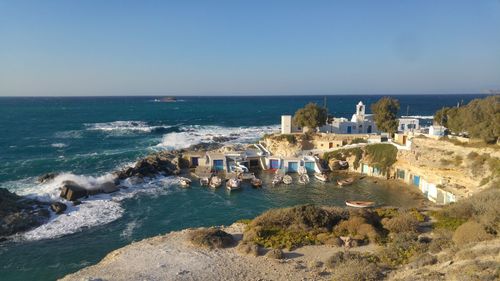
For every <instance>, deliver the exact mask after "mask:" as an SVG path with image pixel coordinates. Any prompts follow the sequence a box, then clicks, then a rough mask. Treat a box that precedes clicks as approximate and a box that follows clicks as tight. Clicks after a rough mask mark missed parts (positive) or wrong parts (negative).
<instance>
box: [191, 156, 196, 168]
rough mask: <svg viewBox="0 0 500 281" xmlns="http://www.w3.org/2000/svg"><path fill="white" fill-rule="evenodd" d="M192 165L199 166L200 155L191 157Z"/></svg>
mask: <svg viewBox="0 0 500 281" xmlns="http://www.w3.org/2000/svg"><path fill="white" fill-rule="evenodd" d="M191 165H193V166H194V167H198V157H191Z"/></svg>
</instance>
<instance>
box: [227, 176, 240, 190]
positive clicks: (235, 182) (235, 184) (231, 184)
mask: <svg viewBox="0 0 500 281" xmlns="http://www.w3.org/2000/svg"><path fill="white" fill-rule="evenodd" d="M240 183H241V181H240V180H239V179H237V178H230V179H229V180H228V181H227V182H226V188H227V189H229V190H235V189H239V188H240Z"/></svg>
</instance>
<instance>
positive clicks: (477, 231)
mask: <svg viewBox="0 0 500 281" xmlns="http://www.w3.org/2000/svg"><path fill="white" fill-rule="evenodd" d="M493 237H494V236H493V235H492V234H490V233H488V232H487V231H486V230H485V227H484V226H483V225H481V224H480V223H477V222H475V221H468V222H466V223H464V224H462V225H461V226H459V227H458V228H457V229H456V230H455V233H454V234H453V242H455V244H457V246H464V245H466V244H469V243H475V242H481V241H484V240H489V239H492V238H493Z"/></svg>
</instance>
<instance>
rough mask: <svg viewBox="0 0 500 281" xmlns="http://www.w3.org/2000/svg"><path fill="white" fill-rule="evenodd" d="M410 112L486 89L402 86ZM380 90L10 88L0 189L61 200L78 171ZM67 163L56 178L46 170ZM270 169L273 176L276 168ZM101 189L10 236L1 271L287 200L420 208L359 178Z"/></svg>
mask: <svg viewBox="0 0 500 281" xmlns="http://www.w3.org/2000/svg"><path fill="white" fill-rule="evenodd" d="M392 97H394V98H396V99H398V100H399V102H400V104H401V110H400V115H405V116H414V117H416V118H419V119H420V122H421V124H424V125H426V124H427V125H429V124H431V122H432V115H433V114H434V112H435V111H436V110H438V109H440V108H442V107H443V106H455V105H457V103H467V102H469V101H470V100H472V99H474V98H481V97H484V96H483V95H472V94H471V95H396V96H392ZM379 98H381V96H377V95H366V96H353V95H335V96H244V97H233V96H212V97H208V96H203V97H195V96H185V97H177V101H176V102H159V97H146V96H140V97H128V96H127V97H0V188H7V189H8V190H10V191H13V192H16V193H18V194H20V195H26V196H30V197H32V198H37V199H39V200H43V201H48V202H50V201H51V200H59V198H58V195H59V187H60V184H61V182H62V181H64V180H73V181H76V182H78V183H80V184H81V185H83V186H86V187H89V188H91V187H94V186H98V185H99V184H100V183H102V182H104V181H106V180H108V179H109V178H110V177H111V175H110V173H111V172H112V171H114V170H117V169H120V168H123V167H127V166H130V165H132V164H133V163H134V162H135V161H136V160H137V159H139V158H140V157H143V156H145V155H147V154H150V153H152V152H155V151H161V150H169V149H180V148H186V147H189V146H190V145H193V144H197V143H200V142H211V141H213V138H214V137H220V136H224V137H231V138H230V139H231V140H230V141H229V142H230V143H244V144H245V143H254V142H256V141H258V140H259V139H260V138H261V137H262V136H263V135H264V134H266V133H272V132H277V131H279V128H280V125H279V123H280V116H281V115H283V114H293V113H294V112H295V111H296V110H297V109H299V108H300V107H303V106H304V105H305V104H307V103H309V102H315V103H317V104H320V105H324V104H325V102H326V105H327V107H328V111H329V114H331V115H334V116H336V117H346V118H350V117H351V116H352V114H353V113H354V112H355V105H356V104H357V103H358V102H359V101H362V102H363V103H364V104H366V105H367V109H368V111H369V105H370V104H371V103H374V102H376V101H377V100H378V99H379ZM50 172H56V173H59V176H58V177H57V178H56V179H55V180H54V181H53V182H49V183H46V184H38V183H37V177H39V176H40V175H43V174H45V173H50ZM260 176H261V177H263V178H264V180H265V182H269V180H270V177H271V175H269V174H266V173H265V172H263V173H262V174H261V175H260ZM123 185H125V186H127V187H128V188H127V189H123V190H121V191H120V192H117V193H113V194H108V195H97V196H93V197H90V198H88V199H86V200H84V202H83V204H81V205H79V206H71V204H70V207H69V208H68V210H67V211H66V213H65V214H63V215H59V216H57V215H55V214H52V215H51V218H50V220H49V222H48V223H47V224H44V225H42V226H40V227H38V228H35V229H33V230H30V231H28V232H26V233H23V234H20V235H17V236H15V237H14V238H13V239H11V240H9V241H6V242H3V243H0V276H1V277H0V279H1V280H3V281H10V280H23V281H24V280H55V279H57V278H60V277H63V276H64V275H66V274H69V273H72V272H75V271H77V270H79V269H81V268H83V267H86V266H90V265H93V264H96V263H97V262H99V261H100V260H101V259H102V258H103V257H104V256H105V255H106V254H107V253H109V252H111V251H113V250H115V249H117V248H120V247H123V246H125V245H127V244H129V243H131V242H133V241H139V240H142V239H144V238H147V237H151V236H155V235H159V234H165V233H168V232H170V231H175V230H180V229H184V228H188V227H201V226H211V225H229V224H231V223H232V222H234V221H236V220H238V219H244V218H252V217H255V216H256V215H258V214H260V213H261V212H263V211H265V210H267V209H270V208H277V207H286V206H293V205H297V204H309V203H312V204H323V205H339V206H342V205H343V204H344V203H343V202H344V200H346V199H359V200H362V199H369V200H374V201H377V202H378V203H381V204H389V205H395V206H411V205H412V204H414V199H412V197H411V196H409V195H408V192H406V191H405V190H404V188H394V187H389V186H386V185H384V183H374V182H369V181H360V182H359V183H357V184H355V185H353V186H351V187H350V188H343V189H339V188H336V187H335V185H334V184H333V183H326V184H324V183H319V182H314V180H313V182H312V183H311V184H310V185H309V186H300V185H291V186H280V187H275V188H272V187H269V186H265V187H264V188H263V189H252V188H250V187H249V186H243V188H242V190H239V191H237V192H234V191H233V192H227V191H226V190H224V189H223V188H219V189H217V190H210V189H206V188H202V187H200V186H199V185H198V184H197V183H196V182H195V183H194V184H193V186H192V187H191V188H188V189H183V188H180V187H179V185H178V179H177V178H176V177H156V178H152V179H148V180H147V181H145V182H143V183H140V184H139V183H135V184H134V183H131V182H128V181H127V182H124V183H123Z"/></svg>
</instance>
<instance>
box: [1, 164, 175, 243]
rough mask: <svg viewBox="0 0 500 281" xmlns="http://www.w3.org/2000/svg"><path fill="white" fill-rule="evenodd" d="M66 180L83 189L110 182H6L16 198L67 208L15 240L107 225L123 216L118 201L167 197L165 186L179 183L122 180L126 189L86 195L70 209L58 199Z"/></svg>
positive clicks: (70, 176) (82, 178) (74, 178)
mask: <svg viewBox="0 0 500 281" xmlns="http://www.w3.org/2000/svg"><path fill="white" fill-rule="evenodd" d="M67 180H71V181H74V182H76V183H78V184H79V185H81V186H83V187H85V188H87V189H95V188H97V187H99V186H100V185H101V184H103V183H104V182H107V181H110V180H114V176H113V175H112V174H105V175H103V176H100V177H92V176H79V175H74V174H70V173H63V174H60V175H58V176H57V177H55V178H54V180H52V181H50V182H48V183H45V184H36V183H34V179H25V180H21V181H17V182H10V183H6V184H5V186H10V187H11V189H12V190H13V191H15V192H16V193H18V194H20V195H26V196H28V197H31V198H36V199H38V200H40V201H44V202H53V201H56V200H57V201H61V202H63V203H65V204H66V205H67V206H68V209H67V210H66V211H65V212H64V214H61V215H56V214H54V213H51V217H50V219H49V221H48V222H47V223H46V224H43V225H41V226H39V227H37V228H35V229H33V230H30V231H28V232H25V233H23V234H21V235H19V236H18V237H17V238H18V239H21V240H40V239H49V238H55V237H60V236H64V235H68V234H72V233H76V232H79V231H82V230H84V229H86V228H89V227H95V226H98V225H103V224H107V223H110V222H112V221H114V220H116V219H118V218H120V217H121V216H122V215H123V213H124V209H123V207H122V206H121V201H122V200H124V199H126V198H131V197H133V196H136V195H137V194H139V193H140V194H149V195H150V196H151V195H152V196H158V195H161V194H167V193H168V192H171V189H169V188H168V187H171V186H175V185H178V181H179V180H178V178H177V177H157V178H154V179H150V180H147V181H144V182H143V183H140V184H137V183H135V184H134V183H133V181H131V180H125V181H123V183H122V185H124V186H125V187H128V188H126V189H121V190H120V191H118V192H115V193H112V194H99V195H94V196H90V197H89V198H85V199H82V200H81V201H82V203H81V204H80V205H77V206H73V204H72V203H71V202H68V201H66V200H64V199H62V198H60V197H59V193H60V187H61V185H62V182H64V181H67ZM166 187H167V188H166ZM129 228H130V229H128V230H127V229H126V230H125V232H124V233H125V234H124V235H125V236H126V235H127V234H131V233H132V231H133V228H134V227H133V226H130V227H129Z"/></svg>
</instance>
